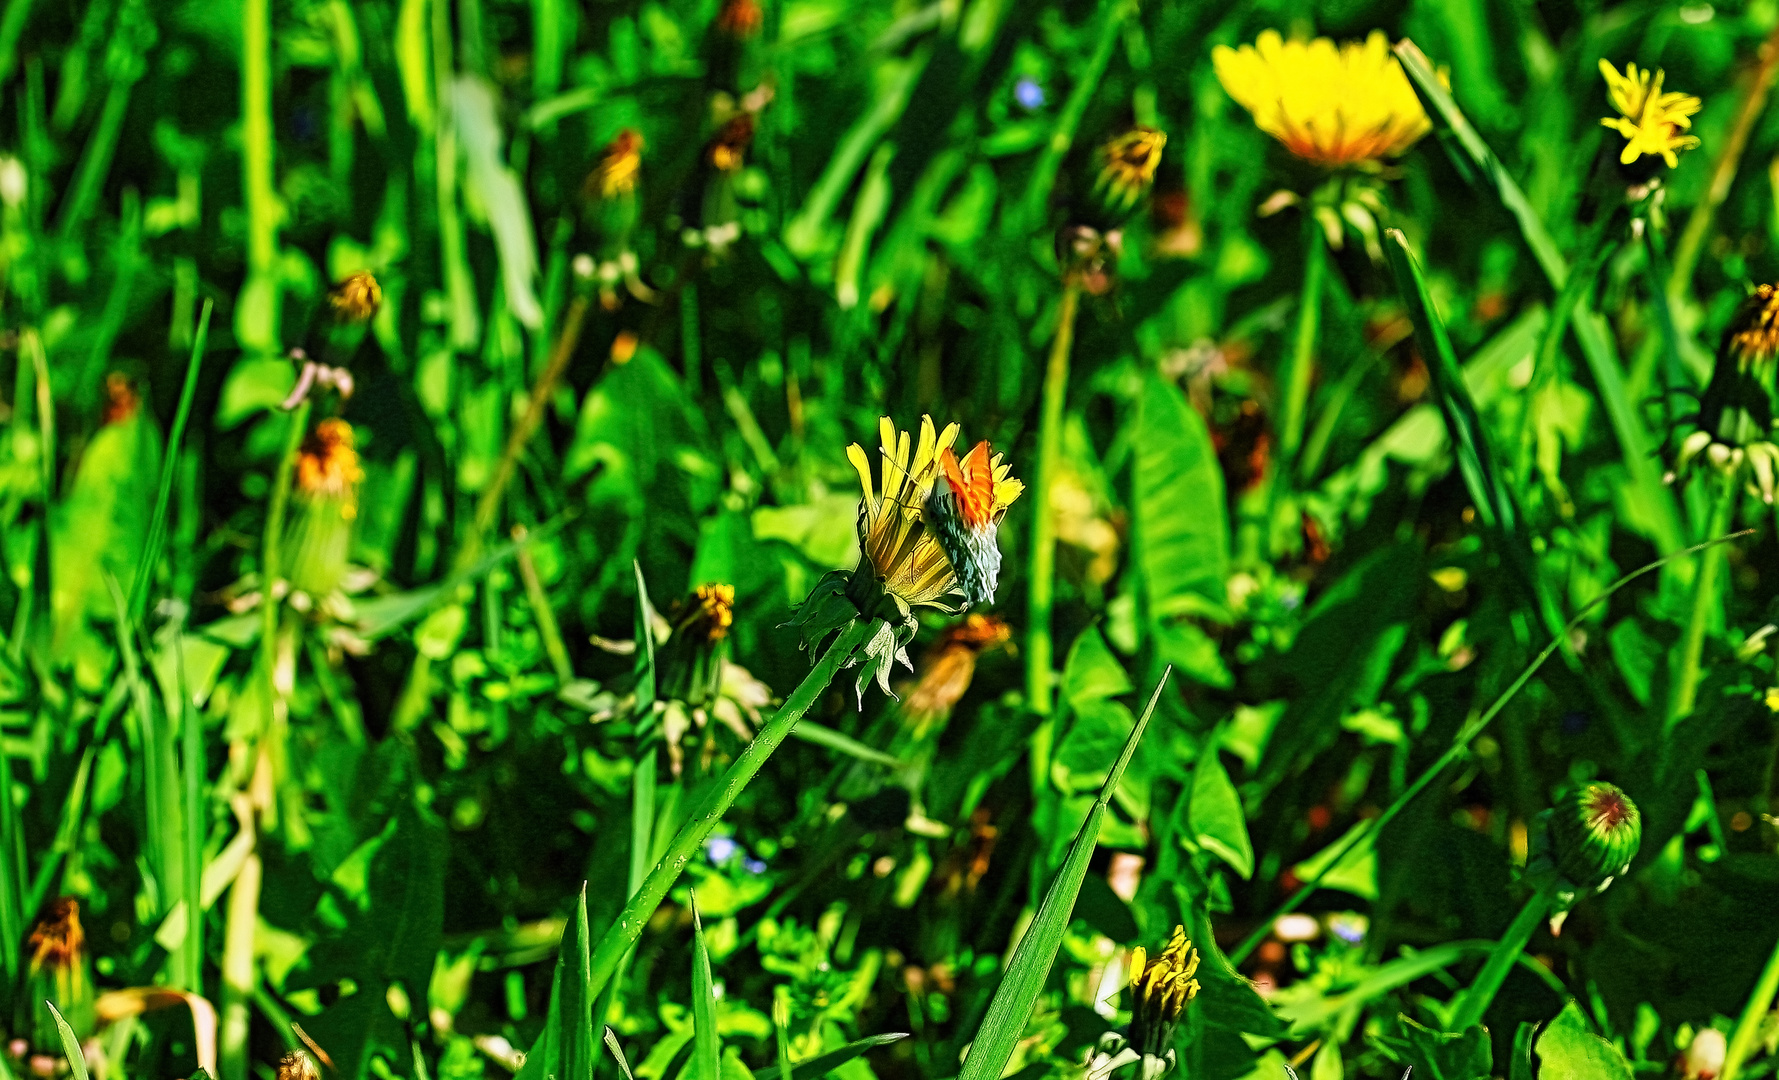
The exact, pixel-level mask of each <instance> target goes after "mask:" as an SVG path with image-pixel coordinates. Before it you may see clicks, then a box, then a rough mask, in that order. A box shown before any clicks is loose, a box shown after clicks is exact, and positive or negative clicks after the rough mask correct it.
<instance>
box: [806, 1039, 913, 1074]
mask: <svg viewBox="0 0 1779 1080" xmlns="http://www.w3.org/2000/svg"><path fill="white" fill-rule="evenodd" d="M907 1037H908V1033H907V1032H906V1031H891V1032H887V1033H885V1034H882V1035H867V1036H866V1037H865V1038H863V1039H859V1040H857V1041H855V1042H849V1043H847V1044H846V1045H845V1046H842V1047H840V1048H839V1049H838V1050H830V1051H828V1052H827V1053H825V1054H822V1055H820V1056H819V1057H812V1058H810V1059H809V1060H808V1061H800V1062H798V1063H797V1064H796V1065H795V1066H793V1067H792V1068H791V1080H821V1078H822V1077H824V1076H826V1075H828V1074H829V1073H831V1072H833V1071H834V1070H835V1069H838V1068H839V1067H840V1066H842V1065H844V1064H846V1063H847V1062H849V1061H851V1060H852V1059H853V1058H856V1057H858V1056H859V1055H860V1054H863V1053H864V1052H865V1051H867V1050H875V1049H877V1048H878V1047H879V1046H888V1045H889V1044H891V1043H895V1042H901V1041H902V1040H903V1039H906V1038H907Z"/></svg>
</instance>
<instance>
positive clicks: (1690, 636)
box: [1663, 472, 1741, 734]
mask: <svg viewBox="0 0 1779 1080" xmlns="http://www.w3.org/2000/svg"><path fill="white" fill-rule="evenodd" d="M1740 483H1741V480H1740V478H1739V477H1738V475H1737V474H1736V473H1735V472H1729V473H1726V474H1724V477H1723V489H1722V490H1721V491H1719V492H1718V493H1717V497H1716V500H1715V502H1714V504H1713V505H1712V507H1711V524H1710V526H1709V527H1708V528H1707V530H1706V532H1705V535H1706V536H1718V535H1720V534H1722V532H1723V531H1724V530H1725V529H1727V528H1729V524H1730V516H1731V515H1732V514H1733V513H1734V512H1735V509H1736V493H1737V491H1738V488H1739V486H1740ZM1723 560H1724V553H1723V552H1722V551H1719V550H1717V549H1716V548H1712V549H1711V550H1709V551H1706V552H1704V553H1703V554H1701V555H1700V556H1699V570H1698V577H1696V578H1694V579H1693V610H1692V615H1691V617H1690V618H1688V619H1687V621H1686V635H1685V636H1684V637H1683V638H1681V641H1680V666H1679V668H1678V670H1677V671H1676V672H1675V675H1674V691H1673V693H1672V694H1671V695H1670V696H1669V698H1668V719H1667V723H1666V724H1665V725H1664V726H1663V733H1664V734H1666V733H1667V732H1669V731H1672V730H1673V728H1674V725H1675V724H1678V723H1680V722H1681V721H1682V720H1685V719H1686V718H1687V717H1688V716H1691V715H1692V711H1693V703H1694V701H1695V699H1696V698H1697V697H1698V692H1699V676H1700V674H1701V673H1700V670H1699V660H1700V658H1701V657H1702V656H1703V655H1704V652H1705V629H1706V627H1707V626H1708V625H1709V623H1710V621H1711V616H1712V613H1713V612H1715V611H1717V610H1718V603H1719V597H1718V592H1717V579H1718V576H1719V575H1720V573H1721V572H1722V569H1723Z"/></svg>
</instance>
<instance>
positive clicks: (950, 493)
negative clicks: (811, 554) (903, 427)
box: [846, 416, 1025, 607]
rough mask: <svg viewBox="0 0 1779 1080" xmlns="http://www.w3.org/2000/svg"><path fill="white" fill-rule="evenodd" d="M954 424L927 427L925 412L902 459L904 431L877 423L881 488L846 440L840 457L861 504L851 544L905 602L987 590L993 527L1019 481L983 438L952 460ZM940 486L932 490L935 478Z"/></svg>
mask: <svg viewBox="0 0 1779 1080" xmlns="http://www.w3.org/2000/svg"><path fill="white" fill-rule="evenodd" d="M957 433H958V426H957V425H956V424H951V425H948V426H947V427H946V428H945V430H944V432H942V433H940V434H938V435H935V434H934V433H933V418H932V417H930V416H923V417H921V420H920V443H919V444H918V446H916V447H914V448H913V449H914V457H913V461H912V462H910V460H909V450H910V445H909V440H908V433H907V432H905V431H904V432H901V433H898V432H897V431H896V425H895V424H893V423H891V422H890V419H889V417H887V416H886V417H884V418H883V419H882V421H881V422H880V423H879V426H878V435H879V441H880V443H881V445H882V456H883V468H882V472H883V492H882V494H881V496H880V495H879V494H878V493H877V492H876V491H874V490H873V488H872V484H871V460H870V458H869V457H868V456H866V454H865V449H864V447H862V446H860V445H858V444H857V443H854V444H853V445H852V446H850V447H848V448H847V451H846V456H847V457H848V458H849V459H850V460H851V461H852V464H853V468H855V469H857V470H858V473H859V483H860V484H861V486H862V487H863V488H864V492H865V505H864V510H863V513H862V515H861V517H860V521H859V545H860V547H861V548H862V549H863V554H864V557H865V559H866V560H868V561H869V562H870V564H871V567H872V569H873V571H874V572H875V573H876V575H877V580H878V582H879V583H880V585H881V587H882V588H883V590H884V591H885V592H888V593H890V594H891V595H893V596H896V597H897V598H899V599H900V600H901V601H902V602H903V603H905V604H907V605H908V606H909V607H918V606H921V605H923V604H925V605H931V606H934V607H945V606H946V604H945V603H943V601H944V599H945V598H946V597H947V596H948V595H950V594H951V593H954V592H957V593H961V594H962V596H963V599H964V603H965V604H966V605H968V604H975V603H980V602H982V601H983V600H986V599H991V598H992V597H993V596H994V587H995V581H996V578H997V577H998V575H999V572H1000V563H1001V556H1000V551H999V549H998V548H996V547H995V529H996V526H998V525H999V524H1000V521H1001V518H1002V517H1003V516H1005V515H1006V513H1007V507H1009V506H1011V505H1012V504H1013V501H1014V500H1015V499H1017V498H1019V495H1020V492H1022V491H1024V490H1025V485H1024V484H1023V483H1021V482H1020V481H1018V480H1013V479H1010V478H1009V477H1008V475H1007V474H1008V472H1009V470H1010V466H1008V465H1005V464H1003V463H1002V461H1001V456H1000V455H999V454H995V455H993V456H992V458H991V456H990V453H989V447H988V443H987V442H986V441H984V442H981V443H978V444H977V445H976V448H975V449H974V450H972V451H970V453H969V455H968V456H967V457H965V458H964V459H963V461H962V462H961V463H960V462H959V461H958V458H957V455H956V454H955V453H953V452H952V444H953V443H955V442H956V441H957ZM941 477H943V478H944V481H945V482H944V484H943V485H940V486H939V487H938V488H937V490H935V484H936V482H937V481H938V480H939V479H940V478H941Z"/></svg>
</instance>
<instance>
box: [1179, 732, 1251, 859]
mask: <svg viewBox="0 0 1779 1080" xmlns="http://www.w3.org/2000/svg"><path fill="white" fill-rule="evenodd" d="M1192 831H1193V833H1194V834H1195V838H1196V839H1197V841H1198V844H1199V846H1200V847H1203V848H1204V849H1206V850H1207V851H1209V852H1211V853H1212V854H1214V855H1216V856H1217V857H1218V858H1220V859H1222V860H1223V861H1224V862H1226V863H1228V864H1229V865H1230V867H1231V868H1232V869H1234V870H1235V872H1236V873H1238V874H1240V875H1241V876H1242V877H1243V878H1250V877H1253V876H1254V845H1253V844H1252V843H1250V842H1249V840H1248V818H1247V815H1246V814H1244V813H1243V812H1242V799H1241V796H1240V795H1237V794H1236V791H1235V785H1234V784H1233V783H1231V782H1230V780H1229V773H1228V772H1226V771H1225V770H1224V768H1223V762H1222V760H1221V759H1219V758H1218V756H1217V746H1216V743H1215V741H1213V742H1211V743H1210V744H1209V745H1207V746H1206V747H1205V748H1204V750H1203V751H1202V752H1201V753H1200V754H1199V756H1198V764H1197V765H1196V766H1195V767H1194V768H1193V772H1192Z"/></svg>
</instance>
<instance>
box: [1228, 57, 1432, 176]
mask: <svg viewBox="0 0 1779 1080" xmlns="http://www.w3.org/2000/svg"><path fill="white" fill-rule="evenodd" d="M1211 62H1212V64H1213V65H1214V66H1215V68H1216V70H1217V80H1218V81H1219V82H1221V83H1222V84H1223V89H1224V90H1226V91H1227V92H1228V93H1229V96H1230V97H1232V98H1234V99H1235V100H1236V102H1237V104H1239V105H1241V106H1242V108H1244V109H1247V110H1248V111H1249V112H1250V113H1252V114H1253V115H1254V123H1255V124H1256V125H1258V126H1259V128H1260V130H1262V131H1264V132H1266V133H1267V134H1268V135H1271V136H1272V137H1273V138H1275V139H1277V140H1279V141H1280V142H1281V143H1284V144H1285V149H1287V150H1289V151H1291V153H1293V154H1295V155H1297V156H1298V157H1300V158H1303V159H1304V160H1305V161H1310V162H1314V163H1315V164H1317V165H1321V166H1323V167H1325V168H1341V167H1345V166H1374V165H1375V164H1376V163H1377V162H1379V161H1381V160H1382V159H1384V158H1388V157H1396V156H1397V155H1399V154H1402V153H1404V152H1405V151H1407V150H1408V148H1409V147H1411V146H1413V145H1414V144H1415V143H1416V141H1418V140H1419V139H1420V138H1421V136H1423V135H1425V134H1427V132H1428V131H1430V130H1432V127H1433V125H1432V123H1431V122H1430V121H1429V120H1428V119H1427V113H1426V111H1425V110H1424V109H1422V108H1421V102H1420V99H1419V98H1417V97H1415V92H1414V89H1413V88H1412V87H1411V86H1409V83H1408V76H1407V75H1405V74H1403V71H1402V65H1401V64H1399V63H1397V61H1396V57H1394V56H1393V55H1391V53H1390V46H1389V42H1388V41H1387V40H1386V39H1385V37H1384V34H1383V31H1381V30H1373V31H1372V32H1371V35H1370V36H1369V37H1367V38H1366V39H1365V40H1364V41H1363V42H1347V43H1346V44H1344V45H1340V46H1336V45H1335V43H1334V42H1333V41H1332V40H1331V39H1329V38H1325V37H1324V38H1316V39H1315V40H1314V41H1307V42H1306V41H1290V42H1288V41H1285V40H1284V39H1283V38H1281V37H1280V36H1279V33H1278V31H1276V30H1265V31H1262V32H1261V34H1260V37H1259V38H1258V39H1257V40H1256V41H1255V42H1254V44H1252V45H1243V46H1242V47H1241V48H1239V49H1232V48H1230V47H1229V46H1227V45H1219V46H1218V47H1217V48H1215V49H1213V50H1212V51H1211Z"/></svg>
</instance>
